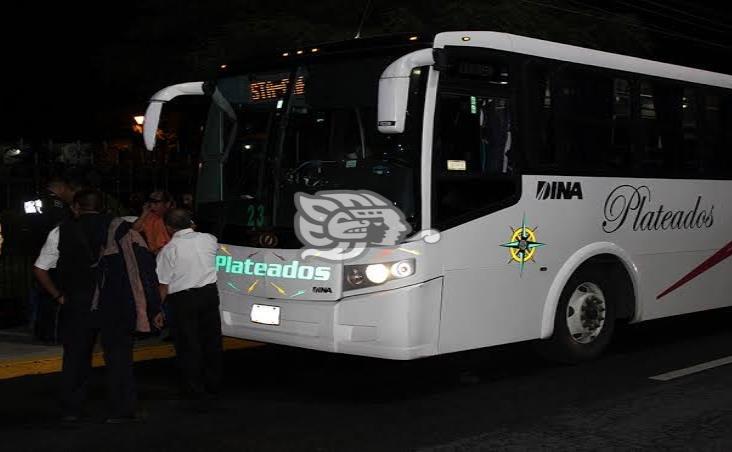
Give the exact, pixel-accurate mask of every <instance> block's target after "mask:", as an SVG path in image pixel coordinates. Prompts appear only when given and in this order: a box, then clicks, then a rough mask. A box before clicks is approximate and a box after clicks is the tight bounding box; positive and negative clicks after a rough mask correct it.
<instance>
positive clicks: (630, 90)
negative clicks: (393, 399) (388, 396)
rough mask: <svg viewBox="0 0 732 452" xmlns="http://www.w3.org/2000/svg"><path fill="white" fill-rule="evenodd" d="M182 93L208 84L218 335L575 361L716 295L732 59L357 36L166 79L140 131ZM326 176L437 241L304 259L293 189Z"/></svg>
mask: <svg viewBox="0 0 732 452" xmlns="http://www.w3.org/2000/svg"><path fill="white" fill-rule="evenodd" d="M184 94H205V95H209V96H211V99H212V101H211V106H210V111H209V116H208V122H207V125H206V128H205V137H204V145H203V150H202V154H201V169H200V175H199V178H198V188H197V200H196V202H197V209H198V221H199V223H201V225H202V226H203V227H205V228H206V229H208V230H211V231H214V232H215V234H216V235H217V236H218V238H219V241H220V243H221V244H222V246H221V252H220V255H219V256H218V258H217V267H218V269H219V282H218V285H219V291H220V294H221V312H222V322H223V331H224V334H225V335H228V336H234V337H238V338H245V339H252V340H256V341H262V342H268V343H276V344H285V345H291V346H297V347H305V348H311V349H317V350H324V351H330V352H339V353H349V354H356V355H365V356H373V357H380V358H389V359H414V358H420V357H425V356H431V355H438V354H443V353H450V352H456V351H460V350H467V349H474V348H479V347H488V346H494V345H498V344H506V343H511V342H517V341H526V340H533V339H542V340H544V345H545V348H546V350H547V351H548V352H549V353H551V354H553V356H555V357H557V358H558V359H561V360H565V361H570V362H571V361H580V360H584V359H589V358H592V357H595V356H597V355H598V354H599V353H600V352H601V351H602V350H603V349H604V348H605V347H606V346H607V344H608V342H609V341H610V338H611V336H612V334H613V330H614V328H615V325H616V324H617V323H618V322H620V321H624V322H639V321H643V320H650V319H657V318H661V317H668V316H673V315H677V314H684V313H690V312H695V311H701V310H707V309H713V308H719V307H723V306H728V305H730V301H731V295H730V291H731V289H732V277H731V275H732V259H729V260H728V259H727V257H729V256H730V255H731V254H732V242H730V232H732V228H731V227H732V217H731V215H732V208H728V207H727V205H728V204H727V203H728V201H730V192H731V191H732V184H730V182H729V179H730V177H732V77H731V76H728V75H723V74H718V73H712V72H707V71H703V70H697V69H691V68H685V67H680V66H674V65H670V64H665V63H659V62H654V61H648V60H643V59H638V58H633V57H628V56H622V55H617V54H611V53H606V52H601V51H596V50H590V49H585V48H579V47H573V46H569V45H564V44H558V43H553V42H547V41H542V40H537V39H531V38H526V37H521V36H515V35H510V34H505V33H496V32H486V31H466V32H447V33H440V34H437V35H436V36H434V40H433V41H432V42H429V43H425V42H423V41H421V40H420V39H418V38H417V37H408V36H404V37H395V38H393V39H372V40H356V41H353V42H351V43H342V44H334V45H331V46H323V47H322V48H303V49H292V50H290V51H287V52H284V53H282V54H281V55H277V56H276V58H274V59H271V60H266V59H257V60H255V61H251V62H249V63H248V64H243V65H235V64H229V65H228V66H226V67H225V68H224V67H223V66H222V70H221V75H220V77H219V78H218V79H217V80H215V81H213V82H207V83H200V82H197V83H189V84H181V85H175V86H171V87H169V88H166V89H164V90H161V91H160V92H159V93H157V94H156V95H155V96H153V98H152V99H151V103H150V105H149V107H148V112H147V116H146V124H145V135H146V143H147V145H148V147H150V148H151V147H152V146H153V145H154V135H155V131H156V129H157V126H158V120H159V116H160V112H161V108H162V105H163V104H164V103H165V102H167V101H169V100H171V99H172V98H174V97H176V96H178V95H184ZM337 189H368V190H371V191H374V192H376V193H379V194H381V195H382V196H384V197H386V198H388V199H389V200H391V201H392V202H393V203H394V204H395V205H396V206H397V207H399V208H400V209H401V211H402V212H403V213H404V215H405V217H406V219H407V221H408V222H409V223H410V225H411V227H412V231H425V230H436V231H439V233H440V234H439V241H436V242H435V240H429V242H428V241H425V240H422V237H423V236H424V234H420V233H417V232H415V233H414V234H413V235H412V236H410V237H408V238H407V239H406V240H405V241H404V242H403V243H400V244H399V245H397V246H393V247H388V248H374V249H370V250H369V252H368V253H367V254H366V255H364V256H361V257H360V258H358V259H356V260H355V261H352V262H346V263H338V264H333V263H328V262H324V261H322V262H321V261H319V260H318V259H317V258H314V259H309V260H307V261H303V260H301V259H299V257H298V256H299V250H300V248H302V246H303V244H302V243H300V241H298V239H297V236H296V235H295V234H294V232H293V216H294V214H295V206H294V202H293V195H294V194H295V193H297V192H304V193H316V192H318V191H321V190H337ZM431 237H434V234H433V236H431ZM434 238H436V237H434ZM402 261H406V262H407V263H409V264H410V265H409V266H407V269H408V271H406V272H403V273H394V274H389V272H385V271H384V270H385V269H386V270H388V269H389V266H392V265H393V264H394V263H397V262H402ZM273 268H275V270H273ZM373 275H378V276H377V277H374V276H373Z"/></svg>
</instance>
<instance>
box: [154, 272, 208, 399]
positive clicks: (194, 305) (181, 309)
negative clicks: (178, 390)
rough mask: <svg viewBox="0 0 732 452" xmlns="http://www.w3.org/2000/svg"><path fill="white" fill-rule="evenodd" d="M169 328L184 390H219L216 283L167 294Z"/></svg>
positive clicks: (195, 391)
mask: <svg viewBox="0 0 732 452" xmlns="http://www.w3.org/2000/svg"><path fill="white" fill-rule="evenodd" d="M166 303H169V307H170V314H171V317H172V326H171V331H172V333H173V340H174V344H175V354H176V356H177V359H178V365H179V366H180V368H181V371H182V376H183V379H184V381H183V390H184V391H186V392H191V393H194V394H201V393H203V392H216V391H218V387H219V384H220V382H221V354H222V344H221V315H220V314H219V293H218V290H217V289H216V284H209V285H207V286H204V287H201V288H197V289H189V290H184V291H181V292H176V293H174V294H172V295H169V296H168V298H167V300H166Z"/></svg>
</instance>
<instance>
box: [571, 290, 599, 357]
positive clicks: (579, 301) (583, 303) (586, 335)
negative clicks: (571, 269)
mask: <svg viewBox="0 0 732 452" xmlns="http://www.w3.org/2000/svg"><path fill="white" fill-rule="evenodd" d="M606 309H607V307H606V304H605V295H604V294H603V293H602V290H600V287H598V286H597V284H594V283H591V282H584V283H582V284H579V285H578V286H577V287H576V288H575V290H574V292H573V293H572V296H571V297H569V303H567V312H566V319H567V329H568V330H569V336H570V337H571V338H572V340H574V341H575V342H577V343H580V344H589V343H591V342H594V341H595V340H596V339H597V337H598V336H599V335H600V333H601V332H602V329H603V327H604V326H605V311H606Z"/></svg>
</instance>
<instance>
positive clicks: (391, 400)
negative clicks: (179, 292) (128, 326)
mask: <svg viewBox="0 0 732 452" xmlns="http://www.w3.org/2000/svg"><path fill="white" fill-rule="evenodd" d="M731 322H732V312H731V311H722V312H714V313H707V314H702V315H695V316H692V317H686V318H682V319H677V320H672V321H665V320H664V321H657V322H650V323H648V324H645V325H638V326H632V327H626V328H624V329H623V330H622V331H621V332H620V335H619V337H618V340H617V341H616V342H615V344H614V345H613V348H612V349H611V350H610V351H609V353H608V354H607V355H606V356H605V357H603V358H602V359H600V360H598V361H595V362H592V363H587V364H583V365H579V366H559V365H555V364H551V363H546V362H543V361H541V360H540V359H539V358H538V357H536V356H535V355H534V354H533V353H532V348H531V346H530V344H516V345H511V346H506V347H499V348H494V349H490V350H481V351H474V352H466V353H460V354H454V355H449V356H443V357H437V358H432V359H427V360H421V361H412V362H392V361H379V360H372V359H366V358H360V357H351V356H343V355H331V354H325V353H319V352H312V351H306V350H298V349H290V348H284V347H276V346H266V347H260V348H253V349H245V350H235V351H230V352H227V354H226V371H227V372H226V375H227V377H226V382H225V391H224V394H223V397H222V399H221V400H219V401H216V402H214V403H209V404H206V405H200V404H190V403H188V402H184V401H180V400H176V397H175V391H174V389H173V388H174V386H173V385H171V384H169V382H170V381H172V379H173V378H174V372H175V371H174V367H173V362H172V361H171V360H159V361H154V362H144V363H138V365H137V374H138V380H139V386H140V396H141V399H142V402H141V408H142V410H144V412H145V414H146V416H147V419H146V421H145V422H144V423H141V424H134V425H104V424H102V423H101V421H102V416H103V408H104V407H103V385H102V382H103V380H102V377H103V374H102V371H101V370H96V371H95V372H96V373H95V377H96V383H95V384H94V385H93V387H92V388H91V390H92V400H91V403H90V404H89V409H90V412H91V414H92V416H91V418H90V419H89V421H88V422H85V423H83V424H81V425H78V426H63V425H60V424H59V423H58V422H56V417H57V413H56V412H55V411H54V409H53V400H54V396H55V393H54V391H55V386H56V384H57V382H58V375H44V376H34V377H23V378H18V379H13V380H5V381H0V444H2V446H0V447H1V449H2V450H3V451H6V450H7V451H16V450H75V451H79V450H96V451H100V450H135V451H141V450H170V451H186V450H205V451H220V450H236V451H246V450H277V451H291V450H297V451H299V450H303V451H352V450H378V451H383V450H420V451H467V450H505V449H508V450H536V449H550V450H553V449H556V450H596V449H609V448H615V449H637V448H645V449H679V450H704V451H707V450H720V451H728V450H732V365H728V366H722V367H716V368H713V369H709V370H706V371H704V372H699V373H696V374H691V375H687V376H683V377H680V378H676V379H672V380H669V381H665V382H662V381H656V380H651V379H649V377H651V376H654V375H658V374H663V373H665V372H668V371H672V370H676V369H680V368H686V367H689V366H692V365H695V364H699V363H703V362H707V361H711V360H715V359H719V358H723V357H727V356H730V355H732V325H730V323H731ZM728 325H730V326H728Z"/></svg>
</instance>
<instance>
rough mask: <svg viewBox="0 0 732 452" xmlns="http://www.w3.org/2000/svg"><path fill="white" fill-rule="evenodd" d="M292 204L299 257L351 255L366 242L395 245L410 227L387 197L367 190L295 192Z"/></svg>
mask: <svg viewBox="0 0 732 452" xmlns="http://www.w3.org/2000/svg"><path fill="white" fill-rule="evenodd" d="M295 206H297V213H296V214H295V233H296V234H297V237H298V238H299V239H300V241H301V242H302V243H303V244H305V248H304V249H303V251H302V252H301V253H300V256H301V258H302V259H305V258H307V257H309V256H317V257H319V258H321V259H325V260H329V261H344V260H348V259H353V258H355V257H358V256H360V255H361V254H362V253H363V252H364V251H365V250H366V247H368V246H389V245H396V244H397V243H399V242H401V241H402V240H403V239H404V237H405V236H406V235H407V234H408V233H409V232H411V229H412V228H411V227H410V225H409V223H407V221H406V220H405V218H404V213H402V211H401V210H399V209H398V208H397V207H395V206H394V204H393V203H392V202H391V201H389V200H388V199H386V198H384V197H382V196H381V195H379V194H377V193H374V192H371V191H368V190H358V191H354V190H339V191H321V192H318V193H316V194H315V195H308V194H305V193H296V194H295Z"/></svg>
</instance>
